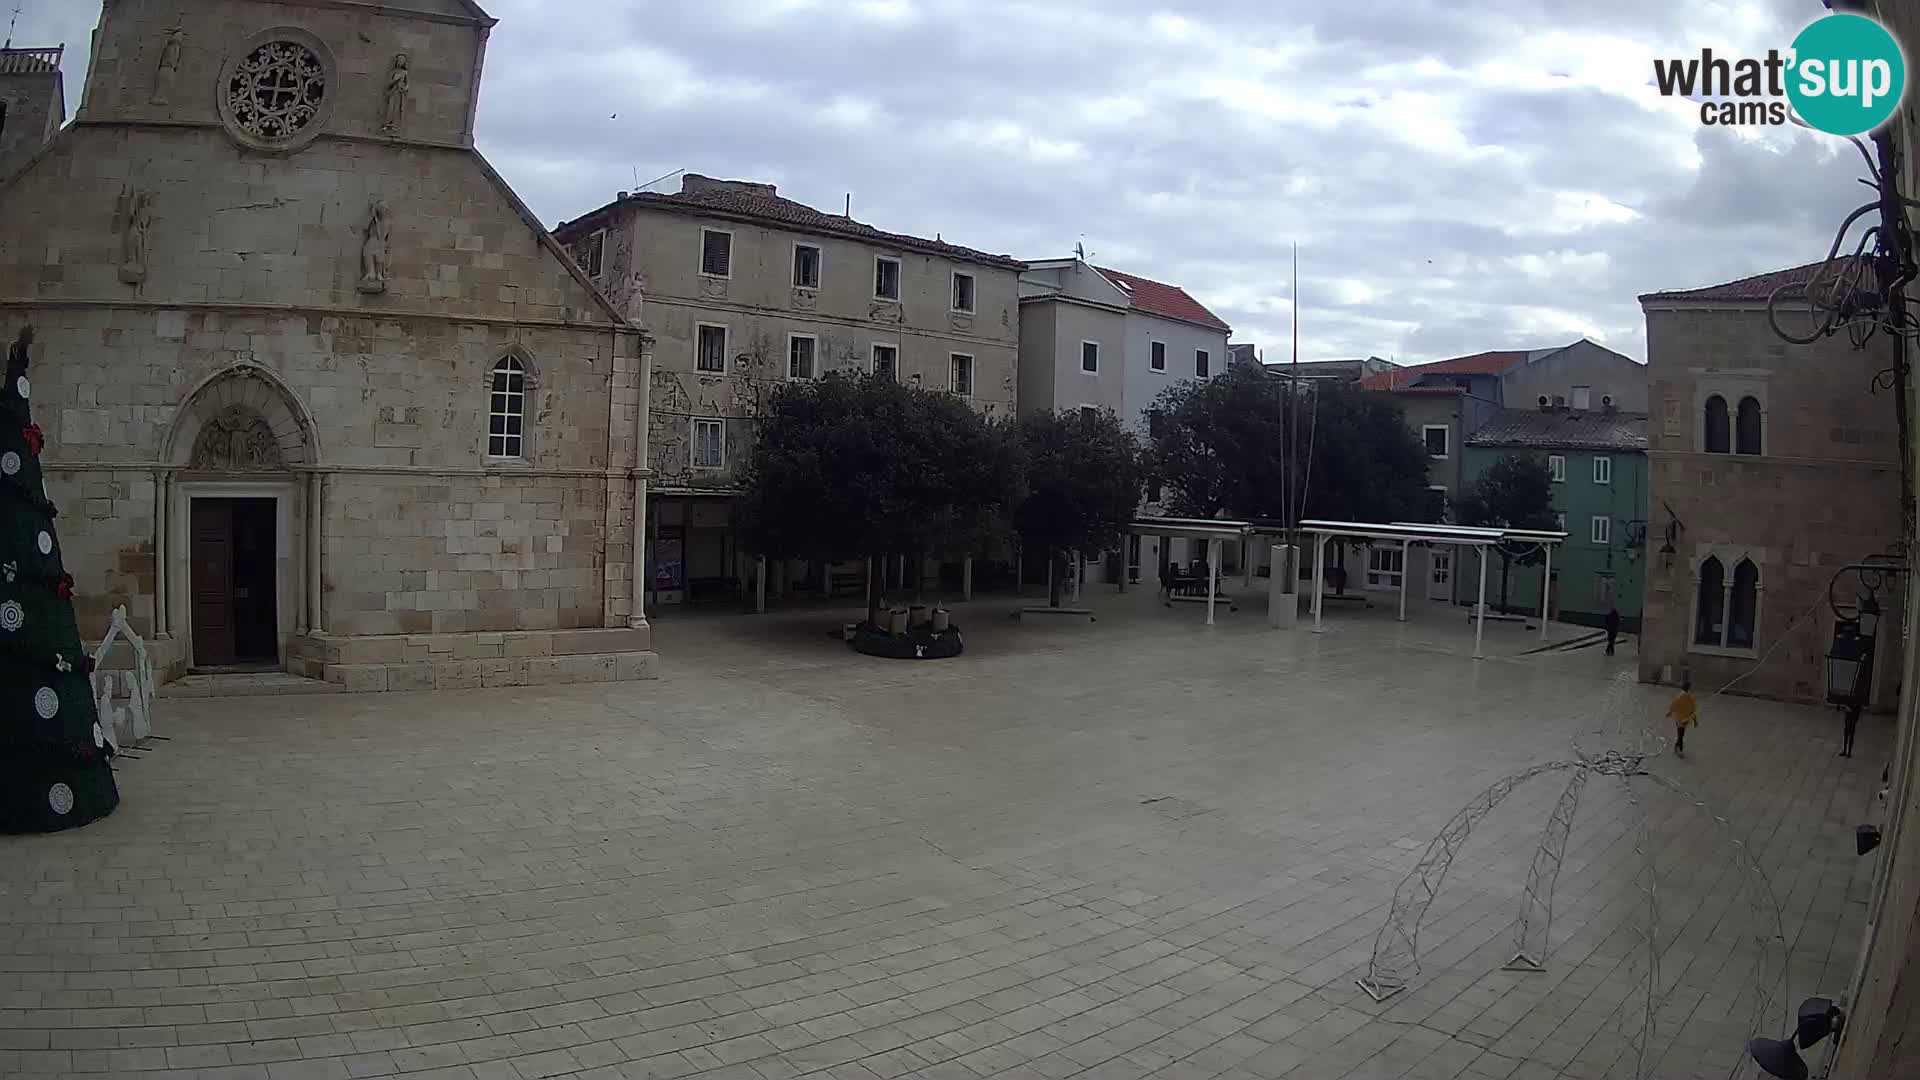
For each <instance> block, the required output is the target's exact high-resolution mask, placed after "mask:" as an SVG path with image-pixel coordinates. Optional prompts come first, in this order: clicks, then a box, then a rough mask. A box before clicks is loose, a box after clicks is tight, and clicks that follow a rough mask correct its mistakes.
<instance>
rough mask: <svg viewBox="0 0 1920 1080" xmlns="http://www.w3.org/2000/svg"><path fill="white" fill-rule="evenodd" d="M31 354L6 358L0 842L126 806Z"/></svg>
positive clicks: (1, 395) (0, 451)
mask: <svg viewBox="0 0 1920 1080" xmlns="http://www.w3.org/2000/svg"><path fill="white" fill-rule="evenodd" d="M32 344H33V328H32V327H28V328H27V329H25V330H23V331H21V332H20V338H19V340H18V341H16V342H14V344H13V348H11V349H9V350H8V352H7V376H6V385H5V386H3V387H0V832H52V831H53V830H55V829H70V828H73V827H74V826H76V825H85V824H86V823H87V822H89V821H92V820H93V819H95V818H100V817H105V816H107V815H108V814H110V813H112V812H113V808H114V807H115V806H116V805H118V804H119V802H120V790H119V789H118V788H117V787H115V786H114V783H113V768H112V766H111V764H110V763H109V759H110V758H111V757H112V756H113V750H112V747H111V745H110V744H109V743H108V742H107V739H106V737H105V734H104V733H103V732H102V731H101V730H100V723H99V717H98V715H97V714H96V713H95V712H94V705H93V694H92V692H91V691H92V688H91V685H90V683H89V680H88V678H87V674H88V669H89V668H90V667H91V666H92V660H91V658H90V657H88V656H87V654H86V653H85V652H84V651H82V650H81V648H80V631H79V628H78V627H77V626H76V625H75V624H74V621H73V578H72V577H71V576H69V575H68V574H67V572H66V570H65V568H64V567H63V566H62V565H61V563H60V543H59V540H58V538H57V537H56V536H55V535H54V531H53V518H54V514H55V510H54V507H53V501H52V500H51V499H49V498H48V497H47V489H46V484H45V482H44V480H43V479H42V478H41V475H40V448H41V444H42V440H41V436H40V428H39V427H38V426H37V425H35V424H34V422H33V415H32V411H31V409H30V407H29V406H28V398H29V396H30V395H31V394H32V392H33V386H32V383H31V382H30V381H29V380H28V379H27V363H28V357H27V350H28V348H29V347H30V346H31V345H32Z"/></svg>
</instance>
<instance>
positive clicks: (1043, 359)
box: [1020, 256, 1250, 582]
mask: <svg viewBox="0 0 1920 1080" xmlns="http://www.w3.org/2000/svg"><path fill="white" fill-rule="evenodd" d="M1231 333H1232V328H1231V327H1229V326H1228V325H1227V324H1226V322H1225V321H1223V320H1222V319H1221V318H1220V317H1219V316H1217V315H1215V314H1214V313H1213V312H1211V311H1209V310H1207V308H1206V306H1205V305H1203V304H1201V303H1200V302H1199V301H1198V300H1195V299H1194V298H1193V296H1192V295H1190V294H1189V293H1188V292H1187V291H1186V290H1185V289H1183V288H1181V287H1179V286H1178V285H1169V284H1166V283H1165V282H1160V281H1154V280H1153V279H1151V278H1143V277H1140V276H1139V275H1137V274H1129V273H1126V272H1124V271H1120V270H1113V269H1108V268H1106V267H1098V266H1094V265H1092V264H1090V263H1088V262H1087V261H1086V260H1085V259H1082V258H1080V257H1078V256H1074V257H1070V258H1065V259H1042V260H1039V261H1035V262H1031V263H1029V264H1028V268H1027V271H1026V273H1024V274H1022V275H1021V276H1020V407H1021V408H1022V409H1023V410H1048V409H1051V410H1059V409H1087V408H1093V409H1111V410H1113V412H1114V413H1115V414H1117V415H1118V416H1119V417H1120V422H1121V423H1122V424H1124V425H1126V427H1127V428H1128V429H1130V430H1132V431H1133V432H1134V433H1136V434H1137V435H1139V436H1140V437H1141V438H1143V439H1144V438H1145V437H1146V435H1147V420H1146V415H1145V410H1146V408H1147V406H1149V405H1151V404H1153V401H1154V399H1155V398H1157V397H1158V396H1159V395H1160V393H1161V391H1163V390H1165V389H1166V388H1167V387H1169V386H1172V385H1174V384H1176V383H1178V382H1180V381H1181V380H1183V379H1209V378H1212V377H1213V376H1215V375H1217V374H1219V373H1220V372H1222V371H1224V370H1226V367H1227V365H1228V364H1229V363H1231V362H1234V361H1233V357H1232V355H1231V354H1230V353H1229V351H1228V350H1229V346H1228V342H1227V339H1228V337H1229V335H1231ZM1249 348H1250V347H1243V349H1242V356H1243V358H1244V356H1245V353H1246V350H1247V349H1249ZM1142 509H1143V511H1144V512H1147V513H1158V512H1159V510H1160V508H1159V506H1158V505H1157V504H1155V503H1153V502H1151V501H1149V502H1148V503H1145V504H1143V507H1142ZM1160 543H1161V541H1160V540H1158V539H1156V538H1144V539H1143V538H1140V537H1133V538H1130V539H1129V540H1128V541H1127V548H1126V550H1125V551H1122V552H1108V553H1091V552H1090V553H1087V554H1088V555H1089V557H1090V559H1089V563H1088V566H1087V576H1086V580H1087V581H1088V582H1101V581H1111V580H1117V579H1118V577H1119V575H1121V574H1126V575H1128V580H1141V579H1142V578H1143V577H1144V578H1145V579H1148V580H1150V579H1152V578H1153V577H1154V576H1155V574H1156V571H1155V567H1158V566H1159V565H1161V563H1162V562H1163V561H1172V562H1186V561H1190V560H1192V559H1195V558H1198V557H1200V556H1201V552H1202V550H1203V547H1204V545H1203V543H1202V542H1201V541H1198V540H1182V539H1177V538H1175V539H1171V540H1167V541H1166V544H1167V549H1166V550H1165V551H1162V550H1161V548H1160ZM1241 558H1242V553H1241V552H1240V551H1238V550H1232V551H1229V552H1227V553H1226V555H1225V556H1224V561H1225V565H1226V567H1228V568H1231V569H1233V570H1238V569H1239V568H1240V560H1241ZM1143 568H1144V569H1143Z"/></svg>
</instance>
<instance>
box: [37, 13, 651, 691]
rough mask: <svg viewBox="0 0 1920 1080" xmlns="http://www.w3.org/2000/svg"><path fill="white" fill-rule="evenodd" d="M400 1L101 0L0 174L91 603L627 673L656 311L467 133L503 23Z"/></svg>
mask: <svg viewBox="0 0 1920 1080" xmlns="http://www.w3.org/2000/svg"><path fill="white" fill-rule="evenodd" d="M408 3H409V6H405V7H402V6H396V5H393V4H376V3H371V2H368V3H362V2H358V0H312V2H301V0H168V2H166V3H160V2H158V0H117V2H113V3H108V4H107V5H105V11H104V13H103V15H102V17H101V23H100V26H99V28H98V29H97V31H96V33H95V47H94V51H93V58H92V63H91V67H90V70H89V71H88V73H87V77H86V89H85V93H84V95H83V98H82V104H81V106H80V109H79V111H78V113H77V115H76V119H75V122H74V124H73V125H71V126H70V127H69V128H67V129H66V130H64V131H63V132H61V133H60V135H59V136H58V137H57V138H56V139H55V140H54V141H53V142H52V143H50V144H49V145H48V146H47V147H46V148H45V149H43V150H42V151H41V152H40V153H39V155H38V156H37V157H36V158H35V159H34V160H33V161H32V163H31V164H30V165H28V166H27V167H26V168H25V170H24V171H23V172H21V173H20V174H19V175H18V176H16V177H15V178H14V179H13V180H12V182H11V183H10V184H8V185H7V186H6V188H5V189H4V195H3V196H0V323H3V324H4V327H3V328H4V330H5V332H6V334H7V335H8V336H11V334H12V333H13V332H14V331H15V330H16V329H17V328H18V327H19V326H20V325H22V324H26V323H31V324H32V325H33V326H34V327H35V328H36V330H37V331H38V334H39V342H40V344H39V346H38V349H37V354H36V355H37V361H38V362H37V363H36V366H35V369H34V373H35V379H34V405H35V414H36V416H37V417H39V418H40V423H41V424H42V426H43V428H44V429H45V431H46V436H47V442H48V450H47V454H46V458H47V462H48V465H49V469H50V473H51V478H52V479H51V484H50V489H51V493H52V496H53V498H54V500H55V502H56V503H57V504H58V505H59V507H60V509H61V511H62V516H61V518H60V522H59V525H60V529H61V535H62V543H63V547H64V549H65V551H66V554H67V559H68V565H69V567H70V568H71V570H72V572H73V574H74V576H75V578H76V579H77V593H76V607H77V613H78V615H79V618H80V620H81V625H82V627H83V628H84V629H86V630H87V631H88V632H93V633H98V632H100V631H103V630H104V628H105V626H106V622H107V618H108V614H109V612H110V610H111V609H112V608H113V607H114V606H116V605H120V604H125V605H127V606H128V608H129V612H130V614H131V615H132V616H133V621H134V624H135V627H136V628H137V629H138V630H139V631H140V632H141V633H143V634H145V635H146V636H147V637H148V639H149V641H150V642H151V643H152V644H151V646H150V648H152V649H153V650H154V652H155V655H156V659H157V660H158V662H159V666H161V667H162V668H163V669H164V670H165V671H167V672H168V673H169V674H170V675H177V674H179V673H181V672H183V671H185V670H187V669H188V668H190V667H193V668H201V669H215V670H217V669H220V668H224V667H230V666H248V665H255V666H265V667H284V668H286V669H288V670H291V671H293V672H295V673H296V674H302V675H308V676H315V677H321V678H325V679H328V680H330V681H333V682H337V683H342V684H344V685H345V686H346V687H347V688H349V689H359V690H384V689H394V690H398V689H428V688H436V687H455V686H477V685H514V684H521V683H538V682H554V681H569V682H570V681H581V680H587V679H612V678H632V677H641V676H644V675H645V674H647V673H648V672H649V671H650V668H651V659H652V653H651V652H650V651H649V648H650V640H649V634H650V629H649V627H648V625H647V622H646V619H645V615H644V612H643V611H642V610H641V609H640V608H639V607H637V606H636V605H635V604H634V599H633V598H634V590H633V587H632V586H633V581H634V579H635V577H636V575H635V572H634V564H635V551H636V545H635V537H636V536H637V535H639V534H640V532H641V530H642V528H643V525H644V523H643V522H642V521H638V520H636V515H635V512H634V511H635V507H636V506H641V507H644V505H645V502H644V490H645V481H646V476H647V472H646V469H645V462H644V459H643V457H642V454H643V451H644V447H645V444H646V438H645V431H646V424H647V418H646V413H647V408H646V401H645V395H646V379H645V377H644V370H645V364H646V358H645V355H644V352H643V342H644V340H645V339H644V336H643V334H642V333H641V331H640V329H639V328H638V326H636V325H635V324H633V323H632V322H630V321H629V320H627V319H626V318H624V317H623V316H622V315H621V314H620V313H619V312H617V311H615V310H614V309H613V308H612V307H611V306H610V305H609V304H608V303H607V301H606V300H605V298H604V297H603V296H602V294H601V293H600V292H599V291H598V290H597V289H596V288H595V287H594V285H593V284H592V283H591V282H590V281H589V280H588V279H587V278H586V277H585V276H584V275H583V274H582V273H581V271H580V270H579V268H578V267H577V266H575V264H574V263H573V261H572V260H571V258H569V257H568V256H567V255H566V254H565V252H563V251H562V250H561V249H560V248H559V247H558V245H556V244H555V242H554V241H553V240H552V238H551V237H550V236H548V234H547V233H546V231H545V229H544V228H542V226H541V225H540V223H539V221H538V220H537V219H536V218H535V217H534V216H533V214H532V213H531V212H530V211H529V210H528V209H527V208H526V207H525V205H524V204H522V203H521V202H520V201H519V199H518V198H517V197H516V196H515V195H514V193H513V191H512V190H511V189H510V188H509V187H508V186H507V184H506V183H505V182H504V181H503V180H502V179H501V178H500V177H499V176H498V175H497V174H496V173H495V172H494V171H493V170H492V168H491V167H490V166H489V165H488V164H487V162H486V161H485V160H484V159H483V158H482V157H481V156H480V155H479V154H478V153H477V152H476V151H475V149H474V147H473V121H474V112H475V108H476V105H477V94H478V89H479V85H480V64H481V58H482V56H483V55H484V51H485V45H486V41H487V37H488V34H489V32H490V30H491V28H492V26H493V20H492V19H490V18H489V17H488V16H487V15H486V14H485V13H484V12H482V11H481V10H480V9H479V8H478V7H476V6H474V5H473V4H472V3H470V2H468V0H408ZM642 512H643V513H644V511H642ZM95 627H98V628H100V630H93V629H92V628H95Z"/></svg>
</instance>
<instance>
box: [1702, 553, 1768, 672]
mask: <svg viewBox="0 0 1920 1080" xmlns="http://www.w3.org/2000/svg"><path fill="white" fill-rule="evenodd" d="M1698 578H1699V582H1698V584H1697V586H1696V587H1695V590H1694V616H1693V644H1694V645H1695V646H1696V647H1697V648H1700V649H1701V651H1709V652H1710V651H1713V650H1715V649H1731V650H1736V651H1740V652H1752V651H1753V649H1754V648H1755V645H1756V642H1757V640H1758V638H1757V636H1756V634H1755V628H1756V626H1757V624H1758V622H1759V618H1760V567H1759V565H1758V564H1756V563H1755V562H1754V561H1753V560H1752V559H1750V558H1747V557H1745V556H1742V557H1741V558H1740V560H1739V561H1738V562H1736V563H1734V564H1733V574H1732V576H1731V577H1729V576H1728V575H1727V572H1726V564H1725V563H1723V562H1721V560H1720V557H1719V556H1718V555H1709V556H1707V557H1706V559H1705V560H1704V561H1702V562H1701V563H1700V572H1699V575H1698Z"/></svg>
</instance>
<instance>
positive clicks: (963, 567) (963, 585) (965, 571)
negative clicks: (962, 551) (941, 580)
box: [960, 555, 973, 600]
mask: <svg viewBox="0 0 1920 1080" xmlns="http://www.w3.org/2000/svg"><path fill="white" fill-rule="evenodd" d="M960 599H962V600H971V599H973V556H971V555H969V556H967V557H966V558H964V559H962V560H960Z"/></svg>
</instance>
